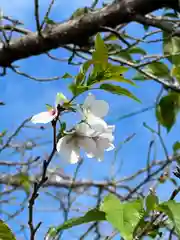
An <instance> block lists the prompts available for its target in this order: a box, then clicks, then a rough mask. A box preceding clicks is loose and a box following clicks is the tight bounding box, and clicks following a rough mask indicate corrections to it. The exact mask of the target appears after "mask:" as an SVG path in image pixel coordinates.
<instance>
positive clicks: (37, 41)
mask: <svg viewBox="0 0 180 240" xmlns="http://www.w3.org/2000/svg"><path fill="white" fill-rule="evenodd" d="M163 7H167V8H172V9H175V10H177V11H178V10H179V7H178V0H116V1H115V2H113V3H112V4H109V5H107V6H106V7H104V8H102V9H100V10H97V11H94V12H90V13H88V14H85V15H84V16H82V17H79V18H77V19H74V20H69V21H66V22H63V23H60V24H56V25H54V26H53V25H52V28H51V30H50V31H48V32H46V31H42V35H41V36H40V35H39V34H38V33H37V32H35V33H29V34H27V35H25V36H23V37H21V38H17V39H15V40H12V41H11V42H10V43H9V44H8V46H6V47H3V46H2V47H1V48H0V66H1V67H9V66H11V64H12V63H13V62H14V61H17V60H20V59H24V58H28V57H30V56H35V55H39V54H42V53H46V52H48V51H50V50H52V49H56V48H58V47H60V46H63V45H66V44H75V45H82V44H83V43H84V42H86V41H87V40H88V38H89V37H91V36H93V35H94V34H96V33H97V32H100V31H102V27H111V28H114V27H116V26H118V25H119V24H123V23H128V22H131V21H133V20H134V19H133V16H136V15H142V16H143V15H145V14H147V13H150V12H152V11H155V10H158V9H161V8H163Z"/></svg>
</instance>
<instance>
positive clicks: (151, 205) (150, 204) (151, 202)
mask: <svg viewBox="0 0 180 240" xmlns="http://www.w3.org/2000/svg"><path fill="white" fill-rule="evenodd" d="M158 204H159V199H158V197H157V196H156V195H155V194H153V193H151V194H149V195H148V196H147V197H146V209H147V211H148V212H149V211H152V210H154V209H155V208H156V206H157V205H158Z"/></svg>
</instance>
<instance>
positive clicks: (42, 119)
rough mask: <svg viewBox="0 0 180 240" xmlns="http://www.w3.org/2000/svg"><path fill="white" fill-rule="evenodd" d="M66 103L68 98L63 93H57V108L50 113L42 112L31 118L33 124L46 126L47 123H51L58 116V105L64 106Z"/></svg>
mask: <svg viewBox="0 0 180 240" xmlns="http://www.w3.org/2000/svg"><path fill="white" fill-rule="evenodd" d="M65 101H67V99H66V97H65V96H64V95H63V94H62V93H57V95H56V102H55V107H54V108H51V109H50V110H49V111H46V112H41V113H38V114H36V115H34V116H33V117H32V118H31V122H32V123H34V124H36V123H43V124H46V123H49V122H51V121H52V120H54V119H55V118H56V117H57V115H58V110H57V106H58V104H63V103H64V102H65Z"/></svg>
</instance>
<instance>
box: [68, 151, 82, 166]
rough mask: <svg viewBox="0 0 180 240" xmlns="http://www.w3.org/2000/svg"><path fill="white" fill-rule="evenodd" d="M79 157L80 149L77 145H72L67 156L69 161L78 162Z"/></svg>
mask: <svg viewBox="0 0 180 240" xmlns="http://www.w3.org/2000/svg"><path fill="white" fill-rule="evenodd" d="M80 159H81V157H80V149H79V148H78V147H74V148H73V149H72V151H71V155H70V158H69V162H70V163H72V164H74V163H77V162H79V160H80Z"/></svg>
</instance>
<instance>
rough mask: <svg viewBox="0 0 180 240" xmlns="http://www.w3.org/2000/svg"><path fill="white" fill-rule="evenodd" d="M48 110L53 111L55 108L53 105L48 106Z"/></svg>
mask: <svg viewBox="0 0 180 240" xmlns="http://www.w3.org/2000/svg"><path fill="white" fill-rule="evenodd" d="M46 109H47V110H48V111H51V110H52V109H54V107H53V106H52V105H49V104H46Z"/></svg>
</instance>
